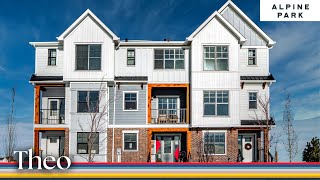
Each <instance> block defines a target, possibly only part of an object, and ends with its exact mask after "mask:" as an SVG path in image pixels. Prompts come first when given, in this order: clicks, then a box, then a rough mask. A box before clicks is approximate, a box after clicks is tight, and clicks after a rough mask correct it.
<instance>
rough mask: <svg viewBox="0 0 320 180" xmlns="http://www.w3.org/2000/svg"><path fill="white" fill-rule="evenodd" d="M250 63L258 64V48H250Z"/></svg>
mask: <svg viewBox="0 0 320 180" xmlns="http://www.w3.org/2000/svg"><path fill="white" fill-rule="evenodd" d="M248 65H257V56H256V49H248Z"/></svg>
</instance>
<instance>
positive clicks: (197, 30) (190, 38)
mask: <svg viewBox="0 0 320 180" xmlns="http://www.w3.org/2000/svg"><path fill="white" fill-rule="evenodd" d="M215 17H218V19H219V20H221V22H222V23H223V24H224V25H225V26H227V28H229V30H231V31H232V32H233V33H234V35H236V36H237V37H238V39H239V41H240V44H243V43H244V42H245V41H246V40H247V39H246V38H245V37H244V36H243V35H242V34H241V33H240V32H239V31H237V30H236V29H235V28H234V27H233V26H232V25H231V24H230V23H229V22H228V21H227V20H226V19H225V18H224V17H222V16H221V15H220V14H219V12H218V11H215V12H214V13H213V14H211V15H210V16H209V17H208V18H207V19H206V20H205V21H204V22H203V23H202V24H201V25H200V26H199V27H198V28H197V29H196V30H195V31H194V32H193V33H192V34H191V35H190V36H189V37H187V39H186V40H187V41H192V40H193V38H194V37H195V36H196V35H197V34H198V33H199V32H200V31H201V30H202V29H203V28H204V27H205V26H206V25H207V24H208V23H209V22H210V21H211V20H212V19H213V18H215Z"/></svg>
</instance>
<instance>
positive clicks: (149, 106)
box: [147, 85, 152, 142]
mask: <svg viewBox="0 0 320 180" xmlns="http://www.w3.org/2000/svg"><path fill="white" fill-rule="evenodd" d="M151 95H152V86H151V85H148V97H147V98H148V124H150V123H151V98H152V97H151ZM150 142H151V141H150Z"/></svg>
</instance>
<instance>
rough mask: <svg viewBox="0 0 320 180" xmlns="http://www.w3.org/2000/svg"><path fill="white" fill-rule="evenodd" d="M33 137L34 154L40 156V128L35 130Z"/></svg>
mask: <svg viewBox="0 0 320 180" xmlns="http://www.w3.org/2000/svg"><path fill="white" fill-rule="evenodd" d="M33 138H34V140H33V147H34V154H35V155H36V156H39V130H34V135H33Z"/></svg>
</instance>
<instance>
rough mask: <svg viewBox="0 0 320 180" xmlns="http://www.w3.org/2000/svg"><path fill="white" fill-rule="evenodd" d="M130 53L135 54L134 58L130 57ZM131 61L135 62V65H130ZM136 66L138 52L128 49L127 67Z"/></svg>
mask: <svg viewBox="0 0 320 180" xmlns="http://www.w3.org/2000/svg"><path fill="white" fill-rule="evenodd" d="M129 52H133V56H129ZM129 61H133V64H130V63H129ZM135 65H136V50H135V49H127V66H135Z"/></svg>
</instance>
